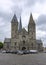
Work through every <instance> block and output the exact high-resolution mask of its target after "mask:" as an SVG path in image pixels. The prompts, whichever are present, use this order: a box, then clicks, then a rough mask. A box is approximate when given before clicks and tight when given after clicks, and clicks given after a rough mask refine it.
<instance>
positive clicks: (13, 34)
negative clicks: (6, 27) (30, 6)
mask: <svg viewBox="0 0 46 65" xmlns="http://www.w3.org/2000/svg"><path fill="white" fill-rule="evenodd" d="M17 33H18V20H17V17H16V15H15V14H14V16H13V19H12V21H11V38H15V37H16V35H17Z"/></svg>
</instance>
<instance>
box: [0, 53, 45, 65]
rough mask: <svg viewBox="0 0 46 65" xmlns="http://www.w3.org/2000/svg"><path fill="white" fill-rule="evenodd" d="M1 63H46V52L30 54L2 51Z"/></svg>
mask: <svg viewBox="0 0 46 65" xmlns="http://www.w3.org/2000/svg"><path fill="white" fill-rule="evenodd" d="M0 65H46V53H39V54H29V55H16V54H6V53H5V54H2V53H0Z"/></svg>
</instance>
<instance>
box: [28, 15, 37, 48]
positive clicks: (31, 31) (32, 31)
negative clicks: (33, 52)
mask: <svg viewBox="0 0 46 65" xmlns="http://www.w3.org/2000/svg"><path fill="white" fill-rule="evenodd" d="M28 34H29V38H30V44H31V47H32V49H36V30H35V22H34V20H33V16H32V14H31V15H30V19H29V24H28Z"/></svg>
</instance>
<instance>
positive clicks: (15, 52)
mask: <svg viewBox="0 0 46 65" xmlns="http://www.w3.org/2000/svg"><path fill="white" fill-rule="evenodd" d="M17 52H18V51H17V50H16V51H13V50H11V51H10V53H12V54H17Z"/></svg>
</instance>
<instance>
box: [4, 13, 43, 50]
mask: <svg viewBox="0 0 46 65" xmlns="http://www.w3.org/2000/svg"><path fill="white" fill-rule="evenodd" d="M18 24H19V25H18ZM4 44H5V41H4ZM4 46H5V45H4ZM9 47H10V50H25V49H26V50H37V49H38V48H37V47H38V45H37V42H36V24H35V22H34V20H33V17H32V14H31V15H30V18H29V23H28V31H26V29H25V28H22V22H21V17H20V22H19V23H18V20H17V17H16V15H14V16H13V18H12V20H11V39H10V46H9ZM41 48H42V45H41Z"/></svg>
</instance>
